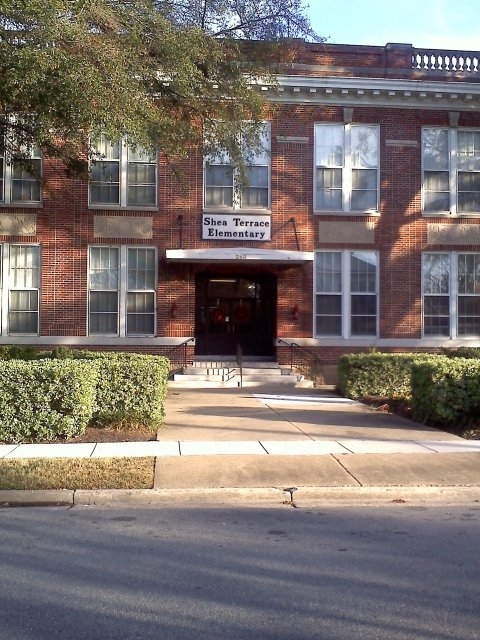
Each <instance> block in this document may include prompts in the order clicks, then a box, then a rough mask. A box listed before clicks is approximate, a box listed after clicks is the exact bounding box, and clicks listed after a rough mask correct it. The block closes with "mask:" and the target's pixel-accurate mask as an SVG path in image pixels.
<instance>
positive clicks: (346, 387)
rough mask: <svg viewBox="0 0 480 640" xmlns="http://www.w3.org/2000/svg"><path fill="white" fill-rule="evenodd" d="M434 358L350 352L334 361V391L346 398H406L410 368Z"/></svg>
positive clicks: (428, 356) (410, 389)
mask: <svg viewBox="0 0 480 640" xmlns="http://www.w3.org/2000/svg"><path fill="white" fill-rule="evenodd" d="M436 357H437V356H435V355H432V354H427V353H377V352H376V353H352V354H346V355H343V356H341V357H340V359H339V361H338V385H337V386H338V390H339V391H340V393H341V394H342V395H344V396H346V397H347V398H352V399H354V400H358V398H364V397H366V396H387V397H389V398H410V397H411V395H412V384H411V373H412V366H413V365H414V364H415V363H417V362H424V361H429V360H432V359H434V358H436Z"/></svg>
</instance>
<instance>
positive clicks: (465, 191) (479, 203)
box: [458, 172, 480, 212]
mask: <svg viewBox="0 0 480 640" xmlns="http://www.w3.org/2000/svg"><path fill="white" fill-rule="evenodd" d="M458 210H459V211H461V212H468V211H480V173H473V172H472V173H462V172H459V173H458Z"/></svg>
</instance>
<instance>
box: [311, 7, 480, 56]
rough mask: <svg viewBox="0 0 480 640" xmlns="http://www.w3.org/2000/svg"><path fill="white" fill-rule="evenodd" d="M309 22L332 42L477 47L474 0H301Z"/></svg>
mask: <svg viewBox="0 0 480 640" xmlns="http://www.w3.org/2000/svg"><path fill="white" fill-rule="evenodd" d="M305 4H308V5H309V9H308V15H309V16H310V21H311V23H312V26H313V28H314V29H315V31H317V32H318V33H319V34H320V35H322V36H325V37H327V38H328V40H327V42H329V43H332V44H363V45H378V46H384V45H386V44H387V43H388V42H397V43H398V42H402V43H405V44H412V45H413V46H414V47H415V48H417V49H422V48H428V49H434V48H441V49H456V50H460V51H468V50H470V51H480V2H479V0H397V1H396V2H393V0H333V1H332V0H305Z"/></svg>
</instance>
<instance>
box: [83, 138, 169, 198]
mask: <svg viewBox="0 0 480 640" xmlns="http://www.w3.org/2000/svg"><path fill="white" fill-rule="evenodd" d="M96 152H97V154H98V155H100V156H101V158H100V159H99V160H94V161H93V162H92V165H91V172H90V204H91V205H94V206H100V205H101V206H116V207H132V208H145V207H155V206H156V204H157V157H156V154H150V153H148V152H147V151H145V150H143V149H141V148H139V147H137V148H133V147H130V146H128V145H127V144H125V143H124V142H115V143H111V142H109V141H108V140H106V139H105V138H103V137H102V138H101V139H100V140H99V142H98V143H97V144H96Z"/></svg>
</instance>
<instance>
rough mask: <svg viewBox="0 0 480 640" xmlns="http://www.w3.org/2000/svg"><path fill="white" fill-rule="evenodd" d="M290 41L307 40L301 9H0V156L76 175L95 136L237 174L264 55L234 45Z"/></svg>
mask: <svg viewBox="0 0 480 640" xmlns="http://www.w3.org/2000/svg"><path fill="white" fill-rule="evenodd" d="M299 35H304V36H305V37H308V38H314V37H315V34H314V33H313V31H312V30H311V27H310V25H309V22H308V19H307V18H306V16H305V15H304V8H303V5H302V2H301V0H278V1H275V0H161V1H158V0H157V1H155V0H123V1H122V0H49V2H45V1H44V0H0V77H1V79H2V81H1V83H0V113H1V114H2V115H1V116H0V118H1V119H2V120H3V122H2V120H0V124H3V125H4V127H5V125H8V131H9V132H10V134H9V135H7V136H5V143H4V144H5V147H6V148H5V153H7V154H8V153H11V154H15V155H17V156H18V155H19V154H21V153H24V154H25V156H28V148H30V147H31V146H32V145H35V146H39V147H40V148H41V149H42V150H43V151H44V152H45V154H46V155H47V156H50V157H57V158H60V159H61V160H63V161H64V163H65V165H66V167H67V170H68V171H70V172H73V173H78V172H79V171H81V170H83V169H85V167H86V163H87V160H88V154H89V153H90V154H91V153H93V151H92V148H91V147H90V146H89V140H94V139H95V138H96V137H98V136H99V135H100V133H103V134H104V135H106V136H107V137H108V138H109V139H111V140H115V139H119V138H121V137H128V139H129V142H130V143H131V144H134V145H141V146H143V147H145V148H153V147H155V146H157V145H159V146H160V148H161V149H162V151H163V152H164V153H165V154H166V156H167V158H169V159H171V160H174V159H176V158H179V157H182V156H185V155H186V154H188V153H189V151H190V150H191V149H192V147H196V146H198V145H199V144H202V143H203V142H204V140H207V141H208V142H207V146H208V145H211V148H210V149H209V150H210V151H212V152H213V151H218V150H223V151H227V152H228V153H229V155H230V157H231V159H232V161H233V163H234V164H235V163H236V164H241V163H242V145H241V144H240V143H239V136H238V134H239V133H241V134H242V140H243V142H244V143H245V142H246V143H247V144H248V145H250V146H251V147H252V148H255V147H256V146H258V144H259V143H260V140H259V134H258V128H257V125H258V124H259V122H260V121H261V120H262V117H263V116H264V104H263V102H262V99H261V97H260V94H259V92H258V91H256V90H255V86H254V83H252V82H251V78H252V77H253V76H255V75H257V74H262V75H265V74H266V73H268V55H267V49H266V44H265V46H264V47H258V51H259V52H260V51H261V55H257V54H255V55H252V51H255V50H256V49H257V48H256V47H253V48H249V50H248V54H247V53H246V51H245V47H243V46H242V41H241V40H239V39H241V38H243V39H245V38H248V39H251V38H256V39H262V40H278V39H279V38H283V37H285V36H299Z"/></svg>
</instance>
